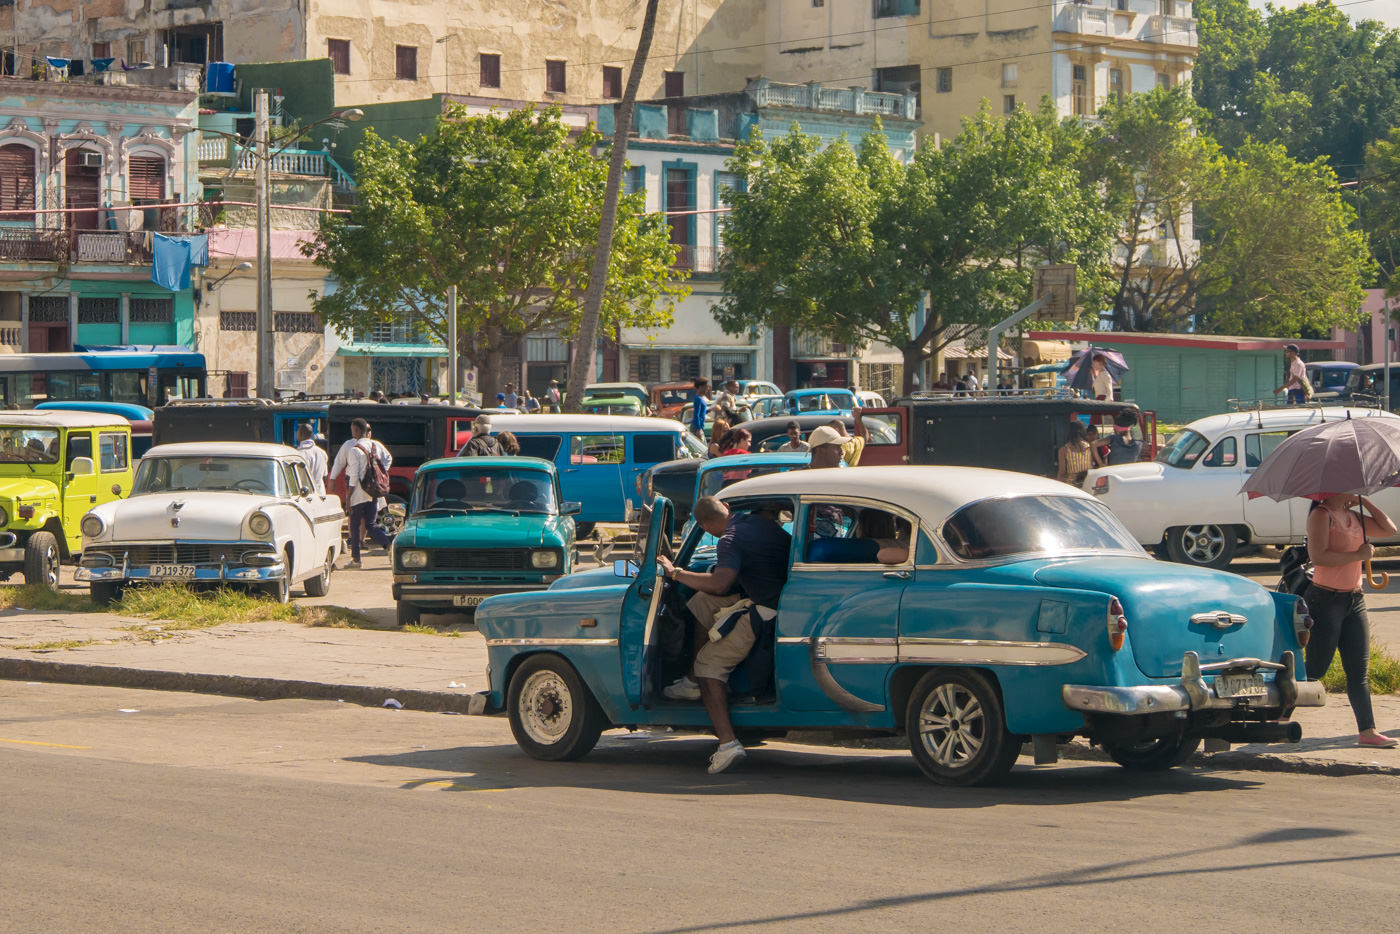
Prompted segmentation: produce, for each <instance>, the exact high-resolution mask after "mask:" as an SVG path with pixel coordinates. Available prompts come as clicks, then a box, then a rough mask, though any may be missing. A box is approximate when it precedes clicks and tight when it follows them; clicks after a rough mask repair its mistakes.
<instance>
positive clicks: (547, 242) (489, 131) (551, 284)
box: [305, 108, 686, 392]
mask: <svg viewBox="0 0 1400 934" xmlns="http://www.w3.org/2000/svg"><path fill="white" fill-rule="evenodd" d="M597 141H598V137H597V135H596V134H595V133H593V132H591V131H585V132H583V133H578V134H575V135H571V133H570V130H569V128H568V127H566V126H565V125H564V124H563V122H562V120H561V117H560V112H559V110H558V109H557V108H551V109H548V110H540V111H535V110H521V111H514V112H510V113H492V114H489V115H485V116H474V117H467V116H464V115H463V114H462V113H461V112H460V111H453V112H450V113H448V114H444V115H443V116H442V117H440V118H439V120H438V123H437V126H436V129H435V132H434V133H432V134H431V135H425V136H421V137H419V138H418V139H417V140H413V141H407V140H403V141H394V142H389V141H386V140H383V139H381V138H379V137H378V136H376V135H375V134H374V133H373V132H372V131H371V132H369V133H367V134H366V137H365V142H364V144H363V145H362V147H361V148H360V150H359V152H358V153H357V159H356V161H357V168H358V185H359V192H358V193H359V200H358V203H357V204H356V206H355V207H354V208H353V209H352V211H351V213H350V215H349V216H348V217H347V218H341V217H335V216H331V217H329V218H328V219H326V220H324V221H323V222H322V224H321V227H320V229H319V231H318V233H317V236H316V238H315V240H314V241H313V242H311V243H309V244H308V245H307V247H306V248H305V252H306V254H307V255H308V256H310V257H312V258H313V259H315V261H316V262H317V263H318V264H320V265H322V266H324V267H325V268H326V269H327V270H329V271H330V272H331V273H332V274H334V276H335V277H336V279H337V280H338V283H339V284H338V286H337V288H336V290H335V291H334V292H333V293H331V294H329V295H325V296H322V297H320V298H317V299H315V301H314V306H315V309H316V311H317V312H318V313H320V314H321V316H322V317H323V319H324V320H325V321H326V322H327V323H329V324H331V325H332V326H334V327H335V328H336V329H337V330H339V331H340V332H342V333H349V332H351V331H354V330H363V329H368V328H370V327H373V326H374V325H375V324H379V323H388V322H394V321H402V320H405V319H407V320H409V321H412V322H414V323H416V324H417V325H419V326H420V327H422V328H423V329H424V330H426V331H427V332H428V333H429V334H431V335H432V336H434V337H435V338H437V340H439V341H441V342H444V343H445V342H446V336H447V318H446V300H445V295H446V292H447V289H448V287H449V286H452V285H455V286H456V287H457V296H458V337H459V340H458V345H459V351H460V353H461V354H462V356H463V358H464V359H466V360H467V361H468V362H469V363H471V364H472V365H475V366H476V367H477V368H478V370H479V388H480V389H481V390H482V391H483V392H494V391H495V390H496V388H497V387H498V386H499V385H500V384H501V382H502V377H501V364H502V358H503V356H504V354H505V352H506V351H507V350H508V349H512V348H513V347H514V346H515V345H516V342H517V341H518V339H519V338H521V337H522V336H524V335H527V334H541V333H545V334H560V335H563V336H566V337H567V336H571V335H572V334H573V333H574V331H575V329H576V328H577V326H578V324H579V320H580V318H581V315H582V307H583V297H584V291H585V289H586V288H587V285H588V278H589V274H590V268H591V264H592V260H593V254H594V249H593V247H594V244H595V243H596V241H597V237H598V229H599V222H600V217H601V211H602V207H603V197H604V189H605V186H606V183H607V172H608V166H607V163H606V162H605V161H603V160H602V159H600V158H599V157H598V156H597V154H596V153H595V152H594V146H595V145H596V143H597ZM622 204H623V210H622V211H621V212H620V216H619V218H618V221H617V227H616V232H615V235H614V239H613V248H612V251H611V254H610V264H609V268H608V283H607V291H606V293H605V295H604V300H603V308H602V320H603V323H604V325H605V326H612V325H635V326H640V327H664V326H666V325H668V324H669V323H670V321H671V309H672V307H673V306H674V303H675V301H676V300H677V299H678V298H681V297H683V295H684V294H685V291H686V287H685V286H684V285H683V284H677V283H676V282H675V280H674V275H675V274H674V272H673V271H672V270H671V268H670V264H671V263H672V262H673V261H674V259H675V248H674V247H673V246H672V245H671V244H670V242H669V239H670V238H669V233H668V231H667V229H666V226H665V224H664V222H663V221H662V219H661V218H660V217H655V216H651V217H647V216H643V215H642V211H643V207H644V206H643V204H642V202H641V197H640V195H630V196H627V197H625V198H623V199H622Z"/></svg>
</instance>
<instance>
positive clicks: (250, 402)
mask: <svg viewBox="0 0 1400 934" xmlns="http://www.w3.org/2000/svg"><path fill="white" fill-rule="evenodd" d="M165 404H166V405H173V406H182V407H183V406H194V405H219V406H228V405H241V406H261V405H276V404H277V403H276V402H274V401H273V400H272V399H218V398H215V397H213V396H204V397H202V398H198V399H171V400H169V401H168V402H166V403H165Z"/></svg>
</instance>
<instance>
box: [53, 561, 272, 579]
mask: <svg viewBox="0 0 1400 934" xmlns="http://www.w3.org/2000/svg"><path fill="white" fill-rule="evenodd" d="M286 575H287V569H286V567H285V566H283V565H281V564H274V565H271V566H270V567H265V568H245V567H231V566H228V565H220V566H219V567H196V568H195V569H194V575H193V576H190V577H152V576H151V569H150V568H138V567H126V568H84V567H80V568H78V569H77V570H75V571H74V572H73V579H74V580H80V581H157V582H159V583H162V584H166V583H170V584H188V583H190V582H192V581H194V582H204V581H209V582H214V583H218V582H220V581H224V582H228V583H238V582H239V581H242V582H245V583H261V582H262V581H277V580H281V579H282V578H283V577H285V576H286Z"/></svg>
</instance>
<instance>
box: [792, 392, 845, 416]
mask: <svg viewBox="0 0 1400 934" xmlns="http://www.w3.org/2000/svg"><path fill="white" fill-rule="evenodd" d="M855 402H856V400H855V396H852V395H851V394H850V393H849V392H817V393H812V394H811V395H807V396H798V397H797V411H799V412H833V411H839V410H841V409H850V408H854V407H855Z"/></svg>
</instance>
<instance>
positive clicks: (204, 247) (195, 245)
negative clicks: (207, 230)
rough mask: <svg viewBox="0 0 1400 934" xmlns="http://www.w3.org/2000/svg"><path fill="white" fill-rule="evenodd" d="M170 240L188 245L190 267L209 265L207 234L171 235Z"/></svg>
mask: <svg viewBox="0 0 1400 934" xmlns="http://www.w3.org/2000/svg"><path fill="white" fill-rule="evenodd" d="M170 239H171V240H180V241H183V242H185V243H188V244H189V245H190V265H191V266H208V265H209V235H208V234H172V235H171V236H170Z"/></svg>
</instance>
